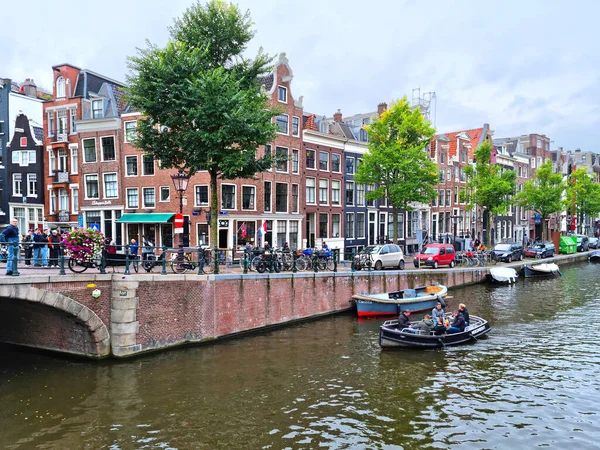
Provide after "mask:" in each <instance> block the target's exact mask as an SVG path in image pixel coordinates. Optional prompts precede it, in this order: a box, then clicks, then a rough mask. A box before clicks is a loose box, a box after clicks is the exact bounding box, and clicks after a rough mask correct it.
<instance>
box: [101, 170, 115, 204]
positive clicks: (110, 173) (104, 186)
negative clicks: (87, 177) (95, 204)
mask: <svg viewBox="0 0 600 450" xmlns="http://www.w3.org/2000/svg"><path fill="white" fill-rule="evenodd" d="M110 175H114V176H115V185H116V194H115V195H114V196H110V197H109V196H108V194H107V191H106V186H107V182H106V177H107V176H110ZM102 194H103V198H106V199H108V198H119V177H118V176H117V172H104V173H102Z"/></svg>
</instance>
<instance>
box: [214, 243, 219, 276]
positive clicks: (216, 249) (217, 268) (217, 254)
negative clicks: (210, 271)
mask: <svg viewBox="0 0 600 450" xmlns="http://www.w3.org/2000/svg"><path fill="white" fill-rule="evenodd" d="M214 263H215V274H218V273H219V249H218V248H215V258H214Z"/></svg>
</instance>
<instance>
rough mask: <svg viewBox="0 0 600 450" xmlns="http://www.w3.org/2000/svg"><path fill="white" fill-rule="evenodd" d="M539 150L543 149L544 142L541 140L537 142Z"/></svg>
mask: <svg viewBox="0 0 600 450" xmlns="http://www.w3.org/2000/svg"><path fill="white" fill-rule="evenodd" d="M537 148H542V140H541V139H540V138H538V140H537Z"/></svg>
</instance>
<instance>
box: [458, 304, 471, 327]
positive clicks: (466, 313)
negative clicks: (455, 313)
mask: <svg viewBox="0 0 600 450" xmlns="http://www.w3.org/2000/svg"><path fill="white" fill-rule="evenodd" d="M458 310H459V311H460V313H461V314H462V315H463V317H464V319H465V325H466V326H469V310H467V307H466V306H465V304H464V303H461V304H460V305H458Z"/></svg>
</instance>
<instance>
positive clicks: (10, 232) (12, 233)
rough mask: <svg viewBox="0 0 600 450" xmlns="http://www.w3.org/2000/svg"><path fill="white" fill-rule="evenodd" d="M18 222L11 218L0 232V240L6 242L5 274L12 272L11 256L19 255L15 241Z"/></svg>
mask: <svg viewBox="0 0 600 450" xmlns="http://www.w3.org/2000/svg"><path fill="white" fill-rule="evenodd" d="M18 224H19V222H18V221H17V219H14V218H13V219H11V220H10V225H8V226H7V227H6V228H5V229H4V230H2V233H0V235H1V237H0V242H6V243H7V244H8V255H7V258H8V259H7V261H6V275H12V274H13V269H14V267H13V258H14V257H15V256H17V258H18V256H19V246H18V245H17V243H18V242H19V227H18V226H17V225H18Z"/></svg>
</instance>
